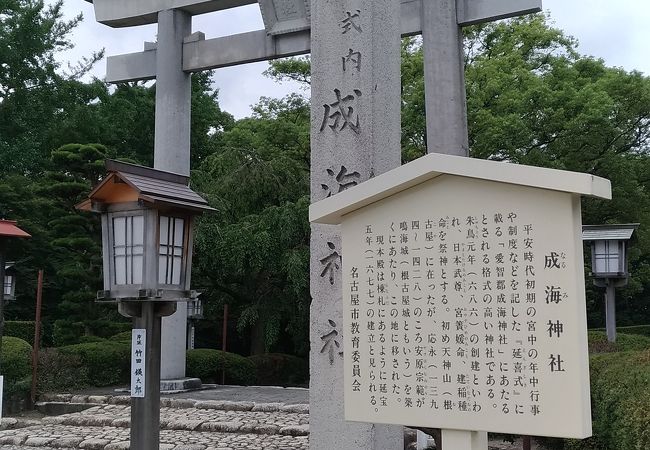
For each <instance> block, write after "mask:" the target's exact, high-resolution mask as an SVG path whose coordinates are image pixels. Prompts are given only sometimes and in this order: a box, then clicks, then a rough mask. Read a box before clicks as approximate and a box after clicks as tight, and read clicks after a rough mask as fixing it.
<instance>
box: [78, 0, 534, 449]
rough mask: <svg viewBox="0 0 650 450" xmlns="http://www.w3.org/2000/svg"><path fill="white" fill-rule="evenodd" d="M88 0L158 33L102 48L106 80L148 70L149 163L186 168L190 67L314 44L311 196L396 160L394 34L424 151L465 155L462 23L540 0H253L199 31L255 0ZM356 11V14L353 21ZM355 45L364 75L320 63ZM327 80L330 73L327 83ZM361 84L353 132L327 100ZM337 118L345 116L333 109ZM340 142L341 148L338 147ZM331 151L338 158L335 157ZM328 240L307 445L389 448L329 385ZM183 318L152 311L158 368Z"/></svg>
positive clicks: (332, 241) (331, 281)
mask: <svg viewBox="0 0 650 450" xmlns="http://www.w3.org/2000/svg"><path fill="white" fill-rule="evenodd" d="M87 1H91V0H87ZM93 3H94V6H95V14H96V18H97V20H98V21H99V22H101V23H104V24H106V25H109V26H112V27H129V26H134V25H142V24H151V23H158V43H157V44H145V50H144V51H143V52H138V53H133V54H127V55H119V56H112V57H109V58H108V64H107V76H106V79H107V81H109V82H124V81H135V80H148V79H156V81H157V89H156V96H157V97H156V138H155V158H154V160H155V163H154V164H155V168H157V169H162V170H168V171H173V172H178V173H182V174H189V134H190V81H189V77H190V74H191V73H192V72H198V71H202V70H209V69H216V68H220V67H228V66H233V65H239V64H246V63H250V62H257V61H264V60H271V59H276V58H282V57H288V56H296V55H301V54H306V53H310V52H311V51H312V48H313V49H314V52H313V54H312V73H313V77H312V167H311V170H312V183H311V184H312V201H317V200H320V199H321V198H324V197H325V196H327V195H331V194H334V193H336V192H337V190H332V189H328V190H324V189H322V188H321V186H326V185H327V186H329V184H331V183H332V173H334V175H335V180H334V184H336V183H338V185H336V186H335V187H336V188H337V189H338V192H340V191H341V190H343V189H345V188H346V187H349V186H351V185H355V184H359V183H361V182H363V181H366V180H367V179H368V178H370V177H371V176H373V175H374V174H378V173H380V172H382V171H386V170H389V169H391V168H393V167H395V166H396V165H398V164H399V152H400V149H399V127H400V123H399V122H400V120H399V100H398V99H399V92H400V90H399V82H400V78H399V60H400V54H399V35H401V36H412V35H418V34H421V35H422V39H423V46H424V60H425V81H426V82H425V93H426V111H427V142H428V151H429V152H431V153H449V154H456V155H460V156H467V155H468V138H467V119H466V103H465V87H464V84H465V83H464V68H463V51H462V33H461V28H462V27H463V26H467V25H471V24H477V23H483V22H489V21H493V20H497V19H503V18H509V17H514V16H518V15H522V14H527V13H532V12H538V11H540V10H541V0H327V1H326V0H311V1H310V0H259V4H260V7H261V10H262V16H263V19H264V22H265V29H264V30H258V31H253V32H248V33H242V34H236V35H232V36H225V37H220V38H216V39H209V40H206V39H205V36H204V35H203V34H202V33H200V32H197V33H194V34H192V33H191V17H192V16H193V15H197V14H203V13H207V12H214V11H220V10H224V9H229V8H234V7H238V6H244V5H249V4H254V3H258V1H256V0H138V1H133V0H94V2H93ZM362 9H363V13H362ZM346 14H347V17H346ZM362 15H365V16H364V17H363V22H361V19H362V18H361V16H362ZM339 16H341V17H339ZM367 16H369V17H367ZM355 20H359V21H360V22H358V23H357V22H355ZM362 27H363V30H362ZM354 31H358V32H361V31H364V32H367V33H366V35H364V36H363V37H362V38H359V40H358V41H357V42H356V44H355V45H358V46H359V48H355V49H354V50H355V51H353V49H351V48H350V50H349V53H348V47H347V45H348V41H346V40H344V39H342V36H341V35H345V38H346V39H347V38H348V37H350V36H351V35H352V34H353V32H354ZM348 32H350V34H347V33H348ZM393 32H394V36H393ZM386 36H388V37H386ZM393 40H394V43H391V42H392V41H393ZM389 41H390V42H389ZM344 45H345V48H343V46H344ZM360 50H362V51H364V52H366V53H367V54H364V60H363V65H364V68H365V67H366V65H368V66H370V70H369V74H365V73H364V74H360V75H358V77H357V78H354V76H353V74H349V75H350V76H349V77H348V78H345V77H343V76H341V74H340V73H339V72H334V71H332V72H330V71H331V67H332V65H333V62H334V61H338V64H339V65H340V64H341V57H343V72H345V71H346V61H347V63H348V64H349V65H350V66H353V65H354V66H356V69H358V70H359V73H361V61H360V60H361V54H360ZM337 52H344V53H343V54H340V53H337ZM357 53H358V56H357ZM346 55H347V59H346ZM368 55H369V56H370V57H371V61H370V62H368V61H367V58H368ZM389 66H390V67H389ZM339 70H340V69H339ZM351 72H354V71H353V70H351ZM330 73H335V74H334V75H333V77H334V78H336V81H330V80H328V78H327V76H328V75H329V74H330ZM346 76H347V75H346ZM355 80H356V81H355ZM334 82H337V83H340V85H338V88H337V86H336V85H334V84H333V83H334ZM357 84H358V85H359V86H357ZM361 85H363V86H361ZM357 87H358V88H359V89H357ZM332 89H333V90H332ZM343 90H345V92H341V91H343ZM362 90H363V99H362V100H361V102H360V103H363V106H368V111H366V113H367V115H366V116H364V119H363V120H365V122H362V125H363V126H364V128H363V130H362V131H361V130H360V127H359V117H358V116H357V117H356V123H355V121H354V118H351V117H347V115H346V114H350V113H351V110H352V108H344V110H341V111H340V112H338V113H337V112H336V110H335V109H334V108H337V107H338V108H341V107H342V106H343V102H345V101H349V100H350V99H351V100H359V99H360V97H361V92H362ZM332 92H334V93H335V94H336V97H335V98H333V94H332ZM341 94H342V95H343V97H341ZM355 95H356V98H355ZM396 99H397V101H396ZM332 100H335V101H334V103H331V101H332ZM323 107H324V108H325V111H323ZM330 108H332V109H331V110H330ZM332 111H334V112H332ZM330 112H332V114H331V115H329V114H330ZM324 114H325V115H324ZM337 114H338V116H337ZM342 117H344V118H345V121H344V122H343V121H342V120H340V119H341V118H342ZM349 119H350V120H349ZM346 127H347V128H346ZM386 130H388V132H386ZM326 133H328V134H326ZM350 136H352V137H350ZM384 137H386V141H384ZM340 144H343V145H340ZM350 144H354V146H350ZM340 148H345V150H342V151H340V152H339V154H337V153H336V152H337V151H339V150H338V149H340ZM353 150H354V151H355V152H356V154H354V155H353V154H352V153H353ZM342 161H345V164H346V165H347V166H348V167H347V168H346V167H345V166H342V165H341V164H342ZM355 164H356V165H355ZM332 167H336V170H335V171H333V170H332ZM339 167H340V168H341V171H338V168H339ZM336 173H338V174H339V175H336ZM346 180H352V181H350V182H346ZM338 242H340V237H339V235H338V231H337V230H336V229H323V228H319V226H316V225H314V226H313V227H312V241H311V253H312V257H311V272H312V274H311V284H312V289H311V290H312V314H311V319H310V320H311V361H310V365H311V373H312V378H311V380H312V381H311V392H310V410H311V411H312V420H311V425H310V435H311V437H310V447H311V448H312V449H323V450H326V449H327V450H329V449H332V448H340V449H345V450H347V449H352V448H354V449H364V450H370V449H373V450H380V449H382V450H383V449H385V450H388V449H391V450H392V449H394V448H397V447H398V445H399V442H400V441H401V433H402V432H401V428H399V427H388V426H375V425H366V424H352V423H346V422H345V420H344V418H343V394H342V391H343V390H342V388H336V387H335V388H333V389H332V388H331V386H337V385H338V386H340V385H341V384H342V380H343V367H342V364H341V361H340V360H338V358H337V356H338V355H336V354H335V353H336V349H337V348H338V347H339V345H340V344H339V343H338V341H337V336H339V333H340V331H339V330H341V328H340V324H342V322H343V317H342V305H341V304H340V303H341V302H340V301H338V300H340V295H341V284H340V276H339V274H336V271H337V270H340V264H339V263H340V261H339V260H338V259H339V258H340V254H339V253H338V252H337V251H336V249H337V248H340V247H339V246H337V243H338ZM323 280H325V281H323ZM177 314H178V313H177ZM181 314H182V312H181ZM185 323H186V320H185V314H182V317H181V318H178V319H177V320H176V321H175V322H173V323H172V324H169V323H168V324H167V331H166V328H165V325H166V324H165V322H163V348H164V349H165V353H164V354H163V355H162V360H163V373H162V376H163V377H180V376H183V375H184V361H185V356H184V352H185V348H184V345H182V346H178V345H176V346H174V345H170V342H171V343H172V344H173V342H174V341H179V340H182V342H183V344H184V339H185V328H184V327H185ZM170 325H171V326H170ZM337 327H338V329H337ZM328 332H329V333H328ZM166 336H167V338H166ZM323 343H325V345H326V346H327V345H329V348H326V346H323ZM321 347H322V349H321ZM172 348H176V349H178V350H173V349H172ZM170 349H172V350H170ZM165 361H167V363H165ZM165 367H173V368H175V370H176V372H174V373H172V372H167V373H165ZM179 369H182V374H181V373H180V371H179ZM476 439H477V444H476V448H480V446H481V445H482V442H483V441H484V440H485V439H486V436H484V433H483V434H480V433H479V434H478V435H477V436H476Z"/></svg>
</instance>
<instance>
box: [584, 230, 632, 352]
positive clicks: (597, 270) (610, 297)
mask: <svg viewBox="0 0 650 450" xmlns="http://www.w3.org/2000/svg"><path fill="white" fill-rule="evenodd" d="M638 227H639V224H638V223H631V224H621V225H584V226H583V227H582V240H583V241H585V242H590V243H591V275H592V276H593V278H594V285H595V286H598V287H604V288H605V323H606V329H607V340H608V341H609V342H616V288H617V287H623V286H625V285H627V280H628V278H629V275H630V274H629V272H628V260H627V248H628V243H629V241H630V239H631V238H632V234H633V233H634V230H636V229H637V228H638Z"/></svg>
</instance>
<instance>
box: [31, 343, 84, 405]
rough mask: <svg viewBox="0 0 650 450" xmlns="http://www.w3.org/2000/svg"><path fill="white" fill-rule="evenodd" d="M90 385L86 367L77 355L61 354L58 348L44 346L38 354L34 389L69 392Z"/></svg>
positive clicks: (40, 392)
mask: <svg viewBox="0 0 650 450" xmlns="http://www.w3.org/2000/svg"><path fill="white" fill-rule="evenodd" d="M89 385H90V382H89V380H88V368H87V367H84V366H83V364H82V362H81V358H80V357H79V356H78V355H72V354H62V353H61V352H60V351H59V349H56V348H46V349H44V350H42V351H41V352H39V354H38V374H37V380H36V390H37V391H38V393H39V394H42V393H45V392H56V393H60V392H70V391H73V390H77V389H83V388H86V387H88V386H89Z"/></svg>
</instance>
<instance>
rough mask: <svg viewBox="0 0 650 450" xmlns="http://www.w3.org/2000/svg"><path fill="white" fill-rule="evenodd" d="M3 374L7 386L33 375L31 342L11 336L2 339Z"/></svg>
mask: <svg viewBox="0 0 650 450" xmlns="http://www.w3.org/2000/svg"><path fill="white" fill-rule="evenodd" d="M2 374H3V375H4V376H5V382H6V383H7V384H9V383H15V382H17V381H19V380H21V379H23V378H25V377H29V376H30V375H31V374H32V346H31V345H29V342H27V341H25V340H24V339H20V338H16V337H11V336H4V337H3V338H2Z"/></svg>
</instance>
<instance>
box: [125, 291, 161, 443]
mask: <svg viewBox="0 0 650 450" xmlns="http://www.w3.org/2000/svg"><path fill="white" fill-rule="evenodd" d="M140 306H141V313H140V316H139V317H134V318H133V328H140V329H145V330H146V353H145V386H144V389H145V394H144V397H143V398H136V397H132V398H131V448H132V449H135V450H158V448H159V444H160V329H161V322H162V318H161V317H160V315H159V314H157V311H156V309H157V308H156V306H157V305H156V303H155V302H142V304H141V305H140Z"/></svg>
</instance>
